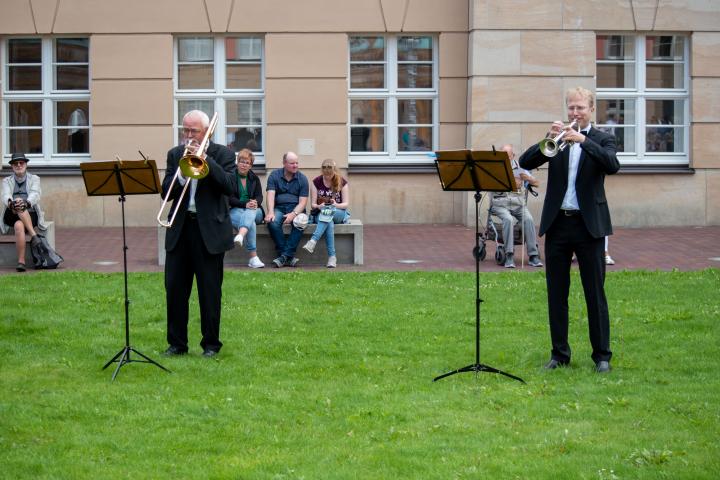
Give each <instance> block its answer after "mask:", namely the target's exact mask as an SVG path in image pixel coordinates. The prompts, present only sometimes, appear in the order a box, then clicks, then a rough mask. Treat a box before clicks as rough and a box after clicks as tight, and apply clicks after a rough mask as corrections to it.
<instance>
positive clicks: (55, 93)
mask: <svg viewBox="0 0 720 480" xmlns="http://www.w3.org/2000/svg"><path fill="white" fill-rule="evenodd" d="M89 48H90V41H89V39H88V38H38V37H22V38H7V39H5V41H4V42H3V45H2V59H3V77H4V78H5V79H7V80H6V82H5V84H4V85H3V102H2V115H3V122H2V125H3V127H4V128H3V145H4V147H5V148H4V149H3V151H4V152H5V156H6V157H8V159H9V157H10V154H11V153H12V152H25V153H26V154H28V156H29V157H30V158H32V160H33V165H76V164H77V163H79V162H80V161H84V160H87V159H88V158H89V156H90V155H89V153H90V88H89V84H90V80H89V79H90V72H89V55H88V53H89Z"/></svg>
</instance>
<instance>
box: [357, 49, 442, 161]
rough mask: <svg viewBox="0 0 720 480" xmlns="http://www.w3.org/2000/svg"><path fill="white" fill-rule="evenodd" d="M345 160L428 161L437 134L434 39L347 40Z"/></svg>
mask: <svg viewBox="0 0 720 480" xmlns="http://www.w3.org/2000/svg"><path fill="white" fill-rule="evenodd" d="M349 50H350V59H349V63H350V66H349V93H348V96H349V102H350V108H349V115H350V118H349V123H348V125H349V127H348V135H349V146H350V148H349V150H350V162H351V163H355V164H362V163H366V164H370V163H388V162H392V163H432V159H431V158H430V157H429V156H428V155H427V154H426V153H423V152H428V151H432V150H434V146H435V144H436V143H437V135H438V120H437V118H438V111H437V108H438V106H437V103H438V71H437V46H436V41H435V38H434V37H432V36H423V35H403V36H376V35H366V36H351V37H350V39H349Z"/></svg>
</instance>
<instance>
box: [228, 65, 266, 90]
mask: <svg viewBox="0 0 720 480" xmlns="http://www.w3.org/2000/svg"><path fill="white" fill-rule="evenodd" d="M260 74H261V69H260V65H258V64H240V65H238V64H235V65H233V64H229V65H227V78H226V86H227V88H252V89H259V88H260V87H261V83H260Z"/></svg>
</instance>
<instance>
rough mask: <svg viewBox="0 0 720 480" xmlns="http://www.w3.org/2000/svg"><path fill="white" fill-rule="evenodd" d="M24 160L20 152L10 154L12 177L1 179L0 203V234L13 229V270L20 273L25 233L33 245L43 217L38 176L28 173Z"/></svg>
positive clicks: (43, 224) (42, 222)
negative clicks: (0, 192)
mask: <svg viewBox="0 0 720 480" xmlns="http://www.w3.org/2000/svg"><path fill="white" fill-rule="evenodd" d="M27 163H28V159H27V157H26V156H25V154H24V153H13V154H12V157H11V158H10V166H11V168H12V171H13V174H12V175H10V176H7V177H5V178H3V181H2V204H0V218H2V222H0V232H2V233H3V234H7V233H8V232H9V231H10V227H12V228H13V229H14V230H15V247H16V248H17V254H18V264H17V267H16V270H17V271H18V272H24V271H25V269H26V266H25V240H26V236H25V235H26V234H29V235H30V239H31V240H30V241H31V243H32V244H35V243H36V242H38V241H39V240H40V239H39V238H37V231H36V230H35V229H36V228H37V229H39V230H41V231H45V230H47V226H46V225H45V215H44V213H43V211H42V208H40V196H41V195H42V190H41V189H40V177H38V176H37V175H33V174H32V173H28V171H27Z"/></svg>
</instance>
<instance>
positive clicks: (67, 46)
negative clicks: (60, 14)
mask: <svg viewBox="0 0 720 480" xmlns="http://www.w3.org/2000/svg"><path fill="white" fill-rule="evenodd" d="M89 43H90V41H89V40H88V39H87V38H58V39H57V40H55V61H56V62H58V63H88V45H89Z"/></svg>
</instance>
